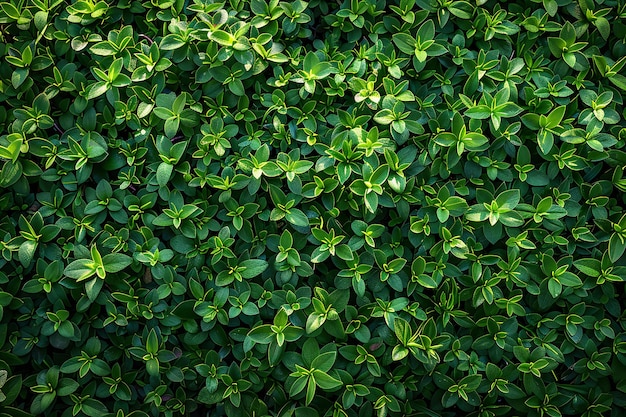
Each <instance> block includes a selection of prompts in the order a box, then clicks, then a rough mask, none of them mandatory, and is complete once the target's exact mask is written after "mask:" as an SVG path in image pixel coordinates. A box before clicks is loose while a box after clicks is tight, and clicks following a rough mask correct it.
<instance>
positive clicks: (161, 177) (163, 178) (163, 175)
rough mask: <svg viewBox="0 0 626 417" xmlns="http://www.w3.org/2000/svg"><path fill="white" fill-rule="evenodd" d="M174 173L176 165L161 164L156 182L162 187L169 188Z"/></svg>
mask: <svg viewBox="0 0 626 417" xmlns="http://www.w3.org/2000/svg"><path fill="white" fill-rule="evenodd" d="M173 171H174V165H172V164H168V163H167V162H161V163H160V164H159V166H158V167H157V171H156V180H157V183H158V184H159V186H160V187H166V186H167V184H168V182H169V180H170V177H171V176H172V172H173Z"/></svg>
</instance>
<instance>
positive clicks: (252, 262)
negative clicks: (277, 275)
mask: <svg viewBox="0 0 626 417" xmlns="http://www.w3.org/2000/svg"><path fill="white" fill-rule="evenodd" d="M268 265H269V264H268V262H267V261H265V260H263V259H248V260H245V261H242V262H241V263H240V264H239V267H241V268H245V270H241V276H242V277H243V278H246V279H249V278H254V277H256V276H257V275H261V274H262V273H263V271H265V270H266V269H267V267H268Z"/></svg>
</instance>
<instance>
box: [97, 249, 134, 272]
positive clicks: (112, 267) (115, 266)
mask: <svg viewBox="0 0 626 417" xmlns="http://www.w3.org/2000/svg"><path fill="white" fill-rule="evenodd" d="M132 262H133V258H131V257H130V256H128V255H124V254H122V253H110V254H108V255H104V256H103V257H102V263H103V264H104V270H105V271H106V272H119V271H121V270H122V269H124V268H126V267H127V266H129V265H130V264H131V263H132Z"/></svg>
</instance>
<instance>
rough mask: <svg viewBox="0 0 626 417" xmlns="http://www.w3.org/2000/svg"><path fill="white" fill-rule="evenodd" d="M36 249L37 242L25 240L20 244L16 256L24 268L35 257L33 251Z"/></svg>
mask: <svg viewBox="0 0 626 417" xmlns="http://www.w3.org/2000/svg"><path fill="white" fill-rule="evenodd" d="M36 250H37V242H34V241H32V240H27V241H25V242H24V243H22V244H21V245H20V248H19V250H18V253H17V254H18V258H19V260H20V263H21V264H22V266H23V267H24V268H26V267H28V266H29V265H30V263H31V262H32V261H33V258H34V257H35V251H36Z"/></svg>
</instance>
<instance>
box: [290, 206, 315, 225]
mask: <svg viewBox="0 0 626 417" xmlns="http://www.w3.org/2000/svg"><path fill="white" fill-rule="evenodd" d="M285 220H287V221H288V222H289V223H291V224H293V225H294V226H300V227H307V226H308V225H309V219H308V217H307V216H306V214H304V213H303V212H302V210H300V209H296V208H292V209H289V212H288V213H285Z"/></svg>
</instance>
